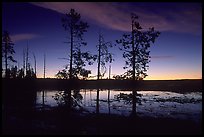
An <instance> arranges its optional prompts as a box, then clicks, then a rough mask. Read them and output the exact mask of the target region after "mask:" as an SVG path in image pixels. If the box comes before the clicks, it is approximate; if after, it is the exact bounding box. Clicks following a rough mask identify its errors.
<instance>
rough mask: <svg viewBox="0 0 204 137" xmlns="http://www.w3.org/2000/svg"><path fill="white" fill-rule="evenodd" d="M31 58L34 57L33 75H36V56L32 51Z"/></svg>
mask: <svg viewBox="0 0 204 137" xmlns="http://www.w3.org/2000/svg"><path fill="white" fill-rule="evenodd" d="M33 58H34V68H35V71H34V73H35V77H37V69H36V64H37V62H36V57H35V54H34V53H33Z"/></svg>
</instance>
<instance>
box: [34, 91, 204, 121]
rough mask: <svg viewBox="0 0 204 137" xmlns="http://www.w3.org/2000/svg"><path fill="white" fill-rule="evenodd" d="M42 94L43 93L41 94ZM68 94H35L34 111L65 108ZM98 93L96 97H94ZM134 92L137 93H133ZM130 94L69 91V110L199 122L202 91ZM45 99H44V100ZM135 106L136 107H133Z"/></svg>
mask: <svg viewBox="0 0 204 137" xmlns="http://www.w3.org/2000/svg"><path fill="white" fill-rule="evenodd" d="M43 92H44V93H43ZM68 93H70V92H69V91H58V90H53V91H47V90H45V91H37V96H36V109H38V110H41V109H42V108H43V109H51V108H53V107H58V106H63V105H67V104H68V102H69V98H68ZM97 93H98V97H97ZM134 93H136V92H134ZM134 93H133V91H120V90H100V91H99V90H97V89H80V90H71V102H72V107H73V108H75V109H76V110H81V111H80V113H81V114H87V113H106V114H117V115H123V116H129V115H131V114H132V113H133V112H134V109H135V110H136V114H137V116H140V117H145V116H149V117H156V118H157V117H158V118H175V119H188V120H192V121H194V122H200V121H201V120H202V92H189V93H182V94H181V93H175V92H171V91H137V96H136V100H133V99H132V97H133V94H134ZM43 97H44V98H43ZM135 103H136V106H135V105H133V104H135Z"/></svg>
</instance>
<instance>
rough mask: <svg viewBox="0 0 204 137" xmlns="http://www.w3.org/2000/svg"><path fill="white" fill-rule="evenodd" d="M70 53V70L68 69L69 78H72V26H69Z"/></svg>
mask: <svg viewBox="0 0 204 137" xmlns="http://www.w3.org/2000/svg"><path fill="white" fill-rule="evenodd" d="M70 33H71V49H70V50H71V55H70V67H69V68H70V70H69V79H72V60H73V26H71V32H70Z"/></svg>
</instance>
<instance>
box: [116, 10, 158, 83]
mask: <svg viewBox="0 0 204 137" xmlns="http://www.w3.org/2000/svg"><path fill="white" fill-rule="evenodd" d="M137 19H138V16H137V15H136V14H134V13H132V14H131V21H132V22H131V34H123V36H122V38H121V39H119V40H116V43H117V44H119V45H120V47H119V49H120V50H122V51H123V58H125V59H126V61H125V67H123V68H124V69H127V68H132V69H129V70H127V72H126V73H125V76H126V78H130V79H133V80H139V79H143V78H145V77H146V76H147V73H146V71H147V68H148V67H149V66H148V65H147V64H148V63H149V62H150V55H149V54H150V51H149V50H148V48H149V47H150V44H151V43H154V42H155V39H156V38H157V37H159V35H160V32H159V31H155V30H154V28H153V27H152V28H149V30H148V31H142V29H143V28H142V27H141V25H140V23H139V22H138V21H137Z"/></svg>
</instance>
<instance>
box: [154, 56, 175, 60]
mask: <svg viewBox="0 0 204 137" xmlns="http://www.w3.org/2000/svg"><path fill="white" fill-rule="evenodd" d="M151 58H153V59H172V58H174V56H151Z"/></svg>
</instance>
